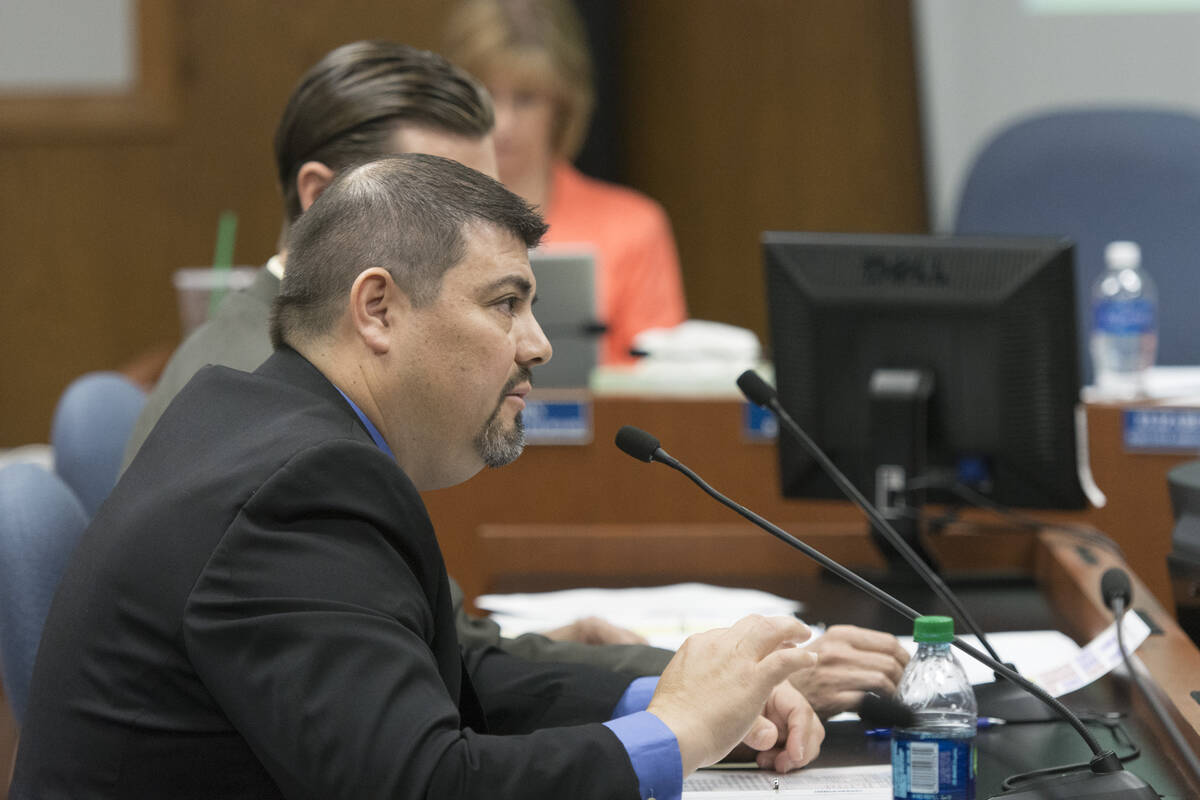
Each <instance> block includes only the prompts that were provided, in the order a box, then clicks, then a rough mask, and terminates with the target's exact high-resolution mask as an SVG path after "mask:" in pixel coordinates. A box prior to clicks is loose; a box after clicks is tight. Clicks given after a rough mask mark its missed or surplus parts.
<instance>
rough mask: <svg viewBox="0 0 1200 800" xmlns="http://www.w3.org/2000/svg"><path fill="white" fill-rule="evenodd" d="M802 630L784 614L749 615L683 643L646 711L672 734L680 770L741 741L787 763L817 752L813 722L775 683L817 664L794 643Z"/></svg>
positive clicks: (787, 691)
mask: <svg viewBox="0 0 1200 800" xmlns="http://www.w3.org/2000/svg"><path fill="white" fill-rule="evenodd" d="M809 635H810V631H809V630H808V628H807V627H806V626H805V625H804V624H803V623H801V622H800V621H799V620H796V619H792V618H790V617H769V618H768V617H760V616H750V617H746V618H745V619H743V620H740V621H739V622H738V623H737V624H735V625H734V626H733V627H732V628H719V629H717V630H714V631H708V632H707V633H701V634H697V635H696V636H692V637H689V638H688V640H687V641H685V642H684V643H683V647H681V648H679V651H678V652H677V653H676V654H675V657H674V658H672V659H671V663H669V664H668V665H667V668H666V670H664V671H663V674H662V677H661V678H659V681H658V689H657V690H656V691H655V693H654V697H653V699H651V701H650V705H649V707H648V708H647V710H648V711H649V712H650V713H652V714H654V715H656V716H657V717H658V718H659V719H661V720H662V721H663V723H665V724H666V726H667V727H668V728H670V729H671V731H672V732H673V733H674V734H675V738H676V741H677V742H678V743H679V755H680V758H681V760H682V762H683V774H684V775H687V774H689V773H691V772H693V771H694V770H696V769H698V768H700V767H703V766H707V765H708V764H712V763H715V762H716V761H718V760H719V759H720V758H721V757H722V756H724V755H725V754H726V753H728V752H729V751H730V750H732V749H733V747H734V745H736V744H737V743H738V742H739V741H742V740H743V739H745V740H746V743H747V744H748V745H750V746H751V747H753V748H754V749H756V750H762V751H766V752H767V753H769V754H770V756H769V760H773V761H774V760H778V761H779V763H782V764H784V765H786V766H789V767H794V766H800V765H801V764H804V763H807V762H808V761H810V760H811V759H812V758H813V757H815V756H816V751H817V750H818V749H819V746H820V741H821V739H822V738H823V737H824V731H823V730H822V731H821V732H820V733H816V732H815V730H814V727H815V728H816V729H820V723H819V722H818V721H817V720H816V717H815V715H814V714H813V713H812V710H811V709H810V708H809V706H808V703H807V702H804V701H803V698H800V697H798V693H796V692H793V691H792V690H791V689H789V688H787V687H779V686H778V684H780V683H782V682H784V681H785V679H786V678H787V677H788V676H789V675H791V674H793V673H795V672H797V671H800V670H805V669H809V668H811V667H812V666H813V664H814V663H815V662H816V660H817V656H816V655H815V654H814V653H812V652H808V651H807V649H805V648H799V647H794V646H793V645H794V644H796V643H799V642H803V641H806V640H807V639H808V637H809ZM768 700H770V701H771V702H770V703H768ZM781 744H782V745H783V746H782V747H781ZM764 757H766V756H764Z"/></svg>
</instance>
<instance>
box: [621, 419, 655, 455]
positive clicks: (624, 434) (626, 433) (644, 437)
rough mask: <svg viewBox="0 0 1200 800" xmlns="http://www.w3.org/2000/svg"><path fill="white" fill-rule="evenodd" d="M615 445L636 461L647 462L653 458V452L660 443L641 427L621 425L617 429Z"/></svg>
mask: <svg viewBox="0 0 1200 800" xmlns="http://www.w3.org/2000/svg"><path fill="white" fill-rule="evenodd" d="M617 447H619V448H621V450H622V451H623V452H625V453H626V454H628V455H631V456H633V457H634V458H636V459H637V460H638V461H645V462H646V463H647V464H648V463H650V462H651V461H653V460H654V453H655V451H656V450H658V449H659V447H660V445H659V442H658V439H655V438H654V437H653V436H651V435H650V434H648V433H646V432H645V431H644V430H642V429H641V428H635V427H633V426H632V425H622V426H621V430H619V431H617Z"/></svg>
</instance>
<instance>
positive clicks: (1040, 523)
mask: <svg viewBox="0 0 1200 800" xmlns="http://www.w3.org/2000/svg"><path fill="white" fill-rule="evenodd" d="M925 489H940V490H942V491H948V492H951V493H953V494H954V495H955V496H956V497H958V498H959V499H960V500H962V501H963V502H965V503H966V504H967V505H970V506H972V507H974V508H979V509H983V510H984V511H990V512H992V513H993V514H997V515H998V516H1000V517H1003V518H1005V519H1007V520H1009V521H1012V522H1015V523H1017V524H1018V525H1020V526H1022V527H1025V528H1030V529H1032V530H1036V531H1041V530H1052V531H1057V532H1060V533H1065V534H1067V535H1069V536H1072V537H1074V538H1076V539H1080V540H1083V541H1086V542H1087V543H1089V544H1094V545H1097V546H1099V547H1103V548H1105V549H1107V550H1109V551H1111V552H1113V553H1115V554H1116V555H1118V556H1120V557H1121V558H1122V560H1124V558H1125V554H1124V553H1123V552H1122V551H1121V546H1120V545H1118V544H1117V543H1116V542H1115V541H1113V540H1112V539H1111V538H1109V537H1108V536H1107V535H1105V534H1104V533H1103V532H1102V531H1098V530H1096V529H1095V528H1091V527H1086V526H1083V525H1076V524H1073V523H1069V522H1052V521H1049V520H1044V519H1039V518H1037V517H1034V516H1031V515H1029V514H1025V513H1023V512H1020V511H1017V510H1016V509H1013V508H1009V507H1008V506H1006V505H1003V504H1001V503H997V502H996V501H995V500H993V499H991V498H990V497H988V496H987V495H985V494H982V493H980V492H978V491H976V490H975V489H972V488H971V487H970V486H967V485H966V484H964V483H962V482H960V481H957V480H953V479H947V478H940V477H937V476H931V475H918V476H917V477H915V478H913V479H912V480H910V481H909V482H908V484H907V485H906V486H905V491H908V492H916V491H922V490H925Z"/></svg>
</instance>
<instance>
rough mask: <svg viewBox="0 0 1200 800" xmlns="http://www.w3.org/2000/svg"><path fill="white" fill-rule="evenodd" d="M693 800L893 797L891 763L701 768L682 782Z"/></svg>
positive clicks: (879, 799)
mask: <svg viewBox="0 0 1200 800" xmlns="http://www.w3.org/2000/svg"><path fill="white" fill-rule="evenodd" d="M683 796H684V798H690V800H736V798H746V797H788V798H806V797H830V796H835V797H837V798H839V800H892V766H891V765H890V764H872V765H870V766H865V767H824V768H821V767H817V768H809V769H802V770H799V771H796V772H789V773H787V774H781V773H778V772H763V771H759V770H750V771H741V770H737V771H734V770H724V769H714V770H700V771H699V772H695V773H693V774H692V775H689V776H688V777H687V778H685V779H684V781H683Z"/></svg>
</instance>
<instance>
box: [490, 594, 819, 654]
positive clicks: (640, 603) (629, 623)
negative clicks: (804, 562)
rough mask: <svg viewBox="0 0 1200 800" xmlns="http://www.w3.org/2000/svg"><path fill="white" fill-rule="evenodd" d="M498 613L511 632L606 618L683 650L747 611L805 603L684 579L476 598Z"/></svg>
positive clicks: (787, 609)
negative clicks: (670, 582)
mask: <svg viewBox="0 0 1200 800" xmlns="http://www.w3.org/2000/svg"><path fill="white" fill-rule="evenodd" d="M475 604H476V605H477V606H479V607H480V608H482V609H485V610H487V611H491V612H492V619H493V620H494V621H495V622H496V623H497V624H499V625H500V630H501V631H502V632H503V633H504V635H505V636H508V637H515V636H520V635H521V634H523V633H530V632H538V631H545V630H550V629H552V628H558V627H561V626H563V625H568V624H570V623H572V622H574V621H575V620H577V619H579V618H580V617H587V616H598V617H603V618H604V619H606V620H608V621H609V622H611V623H613V624H614V625H620V626H621V627H624V628H628V629H629V630H632V631H635V632H637V633H640V634H641V635H642V636H645V637H646V639H647V640H649V642H650V644H652V645H654V646H656V647H664V648H666V649H668V650H677V649H678V648H679V646H680V645H681V644H683V640H684V639H686V638H687V637H688V636H691V635H692V634H693V633H700V632H702V631H707V630H712V629H713V628H723V627H727V626H729V625H732V624H733V623H734V622H737V621H738V620H739V619H741V618H742V617H744V616H746V615H747V614H762V615H763V616H789V615H792V614H795V613H796V612H797V611H799V610H800V608H801V604H800V603H798V602H796V601H795V600H788V599H786V598H783V597H778V596H777V595H773V594H770V593H768V592H760V591H757V590H755V589H731V588H728V587H724V586H710V585H708V584H703V583H680V584H675V585H673V586H653V587H647V588H636V589H567V590H564V591H561V592H536V593H529V594H505V595H496V594H489V595H483V596H481V597H480V598H479V599H477V600H476V601H475Z"/></svg>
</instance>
